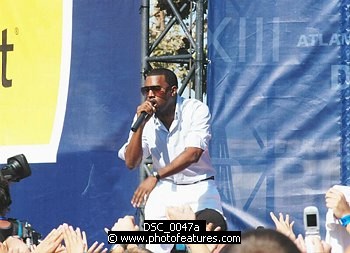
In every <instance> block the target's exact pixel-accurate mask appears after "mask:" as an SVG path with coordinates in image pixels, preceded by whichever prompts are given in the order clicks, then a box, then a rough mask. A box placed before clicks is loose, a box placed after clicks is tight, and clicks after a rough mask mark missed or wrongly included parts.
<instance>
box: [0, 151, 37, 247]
mask: <svg viewBox="0 0 350 253" xmlns="http://www.w3.org/2000/svg"><path fill="white" fill-rule="evenodd" d="M30 175H31V170H30V167H29V164H28V162H27V159H26V157H25V156H24V155H23V154H20V155H16V156H13V157H10V158H8V159H7V164H6V165H5V166H4V167H2V168H1V169H0V214H1V218H2V219H1V220H6V221H8V222H9V223H10V225H9V226H6V227H0V242H3V241H5V240H6V238H7V237H9V236H18V237H19V238H21V239H22V240H23V241H24V242H25V243H26V244H27V245H28V246H29V245H33V244H35V245H37V244H39V239H40V238H41V234H40V233H37V232H36V231H35V230H34V229H33V228H32V227H31V225H30V224H29V223H28V222H23V221H20V220H18V219H14V218H5V217H4V216H5V214H6V213H7V211H8V210H9V207H10V205H11V203H12V200H11V195H10V190H9V184H10V183H11V182H19V181H20V180H22V179H23V178H26V177H29V176H30Z"/></svg>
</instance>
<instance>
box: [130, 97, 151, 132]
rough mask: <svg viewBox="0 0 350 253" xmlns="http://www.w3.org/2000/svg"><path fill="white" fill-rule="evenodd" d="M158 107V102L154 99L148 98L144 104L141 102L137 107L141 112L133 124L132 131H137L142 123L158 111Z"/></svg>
mask: <svg viewBox="0 0 350 253" xmlns="http://www.w3.org/2000/svg"><path fill="white" fill-rule="evenodd" d="M156 107H157V102H156V101H155V100H154V99H152V100H146V101H145V102H144V103H143V104H141V105H140V106H139V107H138V108H137V111H140V114H139V116H138V118H137V120H136V121H135V123H134V124H133V125H132V126H131V131H133V132H136V131H137V129H138V128H139V127H140V126H141V124H142V123H143V122H145V121H146V119H148V118H149V117H150V116H152V115H153V113H155V112H156Z"/></svg>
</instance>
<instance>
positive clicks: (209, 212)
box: [196, 208, 227, 231]
mask: <svg viewBox="0 0 350 253" xmlns="http://www.w3.org/2000/svg"><path fill="white" fill-rule="evenodd" d="M196 220H205V221H206V223H207V224H208V223H212V224H213V225H214V229H215V228H217V227H220V228H221V231H226V230H227V223H226V220H225V218H224V216H223V215H222V214H221V213H219V212H218V211H216V210H215V209H210V208H206V209H203V210H200V211H198V212H196Z"/></svg>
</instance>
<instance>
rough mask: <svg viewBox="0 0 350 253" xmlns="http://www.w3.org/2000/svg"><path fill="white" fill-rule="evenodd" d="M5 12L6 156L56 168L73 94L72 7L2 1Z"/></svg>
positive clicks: (1, 133)
mask: <svg viewBox="0 0 350 253" xmlns="http://www.w3.org/2000/svg"><path fill="white" fill-rule="evenodd" d="M0 6H1V8H0V16H1V19H0V30H1V33H0V36H1V37H2V39H1V40H0V43H1V44H0V55H1V57H0V64H1V66H2V68H1V79H0V82H1V84H0V115H1V116H0V120H1V123H0V147H1V150H0V151H2V152H4V151H5V153H8V154H7V155H11V154H12V153H24V152H26V153H27V154H25V155H26V156H27V159H28V161H29V162H34V161H35V162H54V161H55V160H56V158H55V157H56V155H57V148H58V144H59V140H60V135H61V132H62V126H63V120H64V113H65V106H66V98H67V91H68V80H69V78H68V77H69V66H70V44H71V13H72V12H71V3H69V1H62V0H50V1H47V0H31V1H28V0H0ZM67 47H68V48H67ZM61 86H62V87H61ZM58 106H61V108H58ZM62 106H63V107H62ZM41 149H43V150H41ZM49 150H51V151H50V152H53V153H50V154H48V153H47V152H49ZM6 151H9V152H6ZM41 152H42V153H41ZM28 153H29V154H28ZM40 153H41V154H40ZM3 155H4V154H3V153H2V154H1V158H3V159H0V160H1V161H3V160H4V159H6V157H3ZM7 155H6V156H7ZM45 155H47V156H48V157H47V158H44V157H41V158H39V156H45ZM28 156H31V157H32V159H30V158H28ZM39 160H40V161H39ZM1 161H0V162H1Z"/></svg>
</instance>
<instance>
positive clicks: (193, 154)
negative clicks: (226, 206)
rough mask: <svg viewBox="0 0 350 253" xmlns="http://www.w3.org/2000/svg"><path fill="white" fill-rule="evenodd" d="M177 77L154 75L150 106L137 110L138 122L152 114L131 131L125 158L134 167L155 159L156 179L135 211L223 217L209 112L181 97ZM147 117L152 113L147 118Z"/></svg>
mask: <svg viewBox="0 0 350 253" xmlns="http://www.w3.org/2000/svg"><path fill="white" fill-rule="evenodd" d="M177 89H178V82H177V77H176V75H175V74H174V72H172V71H171V70H169V69H164V68H161V69H154V70H151V71H150V72H149V73H148V74H147V77H146V80H145V83H144V87H142V88H141V93H142V94H143V95H144V96H145V101H144V102H143V103H142V104H141V105H139V106H138V107H137V115H136V116H135V118H134V122H135V121H136V119H137V117H140V115H142V114H144V115H147V116H146V117H145V120H143V121H142V123H141V125H140V126H139V127H138V128H137V129H133V130H134V131H135V132H134V131H130V133H129V138H128V141H127V143H125V144H124V145H123V147H122V148H121V149H120V150H119V153H118V155H119V157H120V158H121V159H123V160H125V164H126V166H127V167H128V168H130V169H133V168H135V167H138V166H139V164H140V163H141V161H142V159H145V158H147V157H149V156H151V158H152V163H153V174H152V176H149V177H147V178H146V179H145V180H144V181H143V182H142V183H140V185H139V186H138V188H137V189H136V190H135V192H134V195H133V197H132V199H131V203H132V204H133V206H134V207H139V206H140V205H141V204H143V203H144V201H146V204H145V219H146V220H159V219H166V216H165V213H166V212H165V211H166V207H169V206H179V205H184V204H189V205H190V206H191V208H192V210H193V211H194V212H197V211H199V210H202V209H205V208H212V209H216V210H218V211H219V212H221V213H222V207H221V200H220V196H219V193H218V191H217V187H216V184H215V181H214V175H215V170H214V168H213V166H212V164H211V161H210V157H209V150H208V144H209V140H210V137H211V135H210V124H209V123H210V122H209V121H210V112H209V108H208V107H207V106H206V105H205V104H204V103H202V102H201V101H199V100H196V99H185V98H182V97H180V96H178V94H177ZM145 113H147V114H145ZM172 247H173V245H168V244H162V245H154V244H153V245H147V248H148V249H149V250H151V251H153V252H157V253H161V252H170V251H171V249H172Z"/></svg>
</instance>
